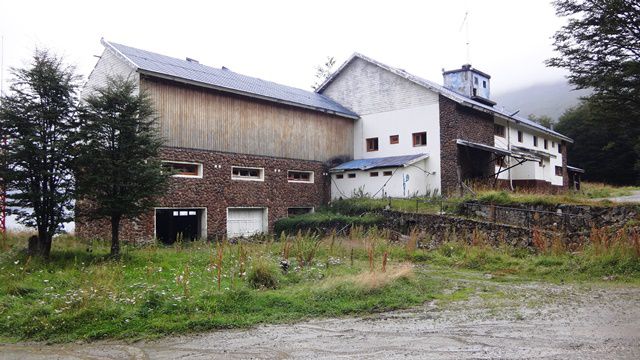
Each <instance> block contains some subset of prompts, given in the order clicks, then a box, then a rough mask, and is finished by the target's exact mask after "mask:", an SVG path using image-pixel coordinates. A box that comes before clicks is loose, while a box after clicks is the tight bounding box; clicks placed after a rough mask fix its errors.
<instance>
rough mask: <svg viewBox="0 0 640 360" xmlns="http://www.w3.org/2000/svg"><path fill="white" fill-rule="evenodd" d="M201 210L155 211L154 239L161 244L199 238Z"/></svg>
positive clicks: (201, 219) (202, 212)
mask: <svg viewBox="0 0 640 360" xmlns="http://www.w3.org/2000/svg"><path fill="white" fill-rule="evenodd" d="M203 215H204V210H203V209H156V238H158V240H160V242H162V243H163V244H167V245H171V244H173V243H175V242H176V241H178V240H180V241H191V240H196V239H198V238H201V237H202V236H203V234H201V226H202V221H203Z"/></svg>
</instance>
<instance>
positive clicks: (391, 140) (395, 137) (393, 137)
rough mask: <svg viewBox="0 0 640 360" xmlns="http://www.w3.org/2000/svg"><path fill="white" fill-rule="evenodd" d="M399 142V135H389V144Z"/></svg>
mask: <svg viewBox="0 0 640 360" xmlns="http://www.w3.org/2000/svg"><path fill="white" fill-rule="evenodd" d="M399 142H400V136H399V135H391V136H389V144H397V143H399Z"/></svg>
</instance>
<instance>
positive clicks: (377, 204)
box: [330, 197, 464, 214]
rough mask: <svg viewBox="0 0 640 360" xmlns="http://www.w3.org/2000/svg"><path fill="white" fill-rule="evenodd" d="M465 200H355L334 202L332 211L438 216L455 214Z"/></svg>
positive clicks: (416, 198) (437, 198)
mask: <svg viewBox="0 0 640 360" xmlns="http://www.w3.org/2000/svg"><path fill="white" fill-rule="evenodd" d="M463 200H464V198H450V199H444V198H440V197H415V198H408V199H400V198H386V199H373V198H365V197H362V198H353V199H345V200H337V201H333V202H332V203H331V205H330V209H331V210H332V211H335V212H337V213H343V214H362V213H367V212H376V211H381V210H383V209H385V208H389V209H391V210H397V211H405V212H417V213H429V214H436V213H439V212H441V211H444V212H455V211H456V209H457V206H458V205H459V204H460V203H461V202H462V201H463Z"/></svg>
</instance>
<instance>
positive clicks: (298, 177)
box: [287, 170, 313, 182]
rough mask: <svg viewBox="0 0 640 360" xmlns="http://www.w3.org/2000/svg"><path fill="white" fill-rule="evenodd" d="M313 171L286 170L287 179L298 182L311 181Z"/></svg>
mask: <svg viewBox="0 0 640 360" xmlns="http://www.w3.org/2000/svg"><path fill="white" fill-rule="evenodd" d="M312 175H313V173H312V172H311V171H293V170H289V171H287V180H289V181H299V182H313V176H312Z"/></svg>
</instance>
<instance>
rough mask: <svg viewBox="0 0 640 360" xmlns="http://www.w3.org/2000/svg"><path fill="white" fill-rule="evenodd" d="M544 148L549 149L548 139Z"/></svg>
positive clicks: (545, 140)
mask: <svg viewBox="0 0 640 360" xmlns="http://www.w3.org/2000/svg"><path fill="white" fill-rule="evenodd" d="M544 148H545V149H548V148H549V141H548V140H547V139H544Z"/></svg>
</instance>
